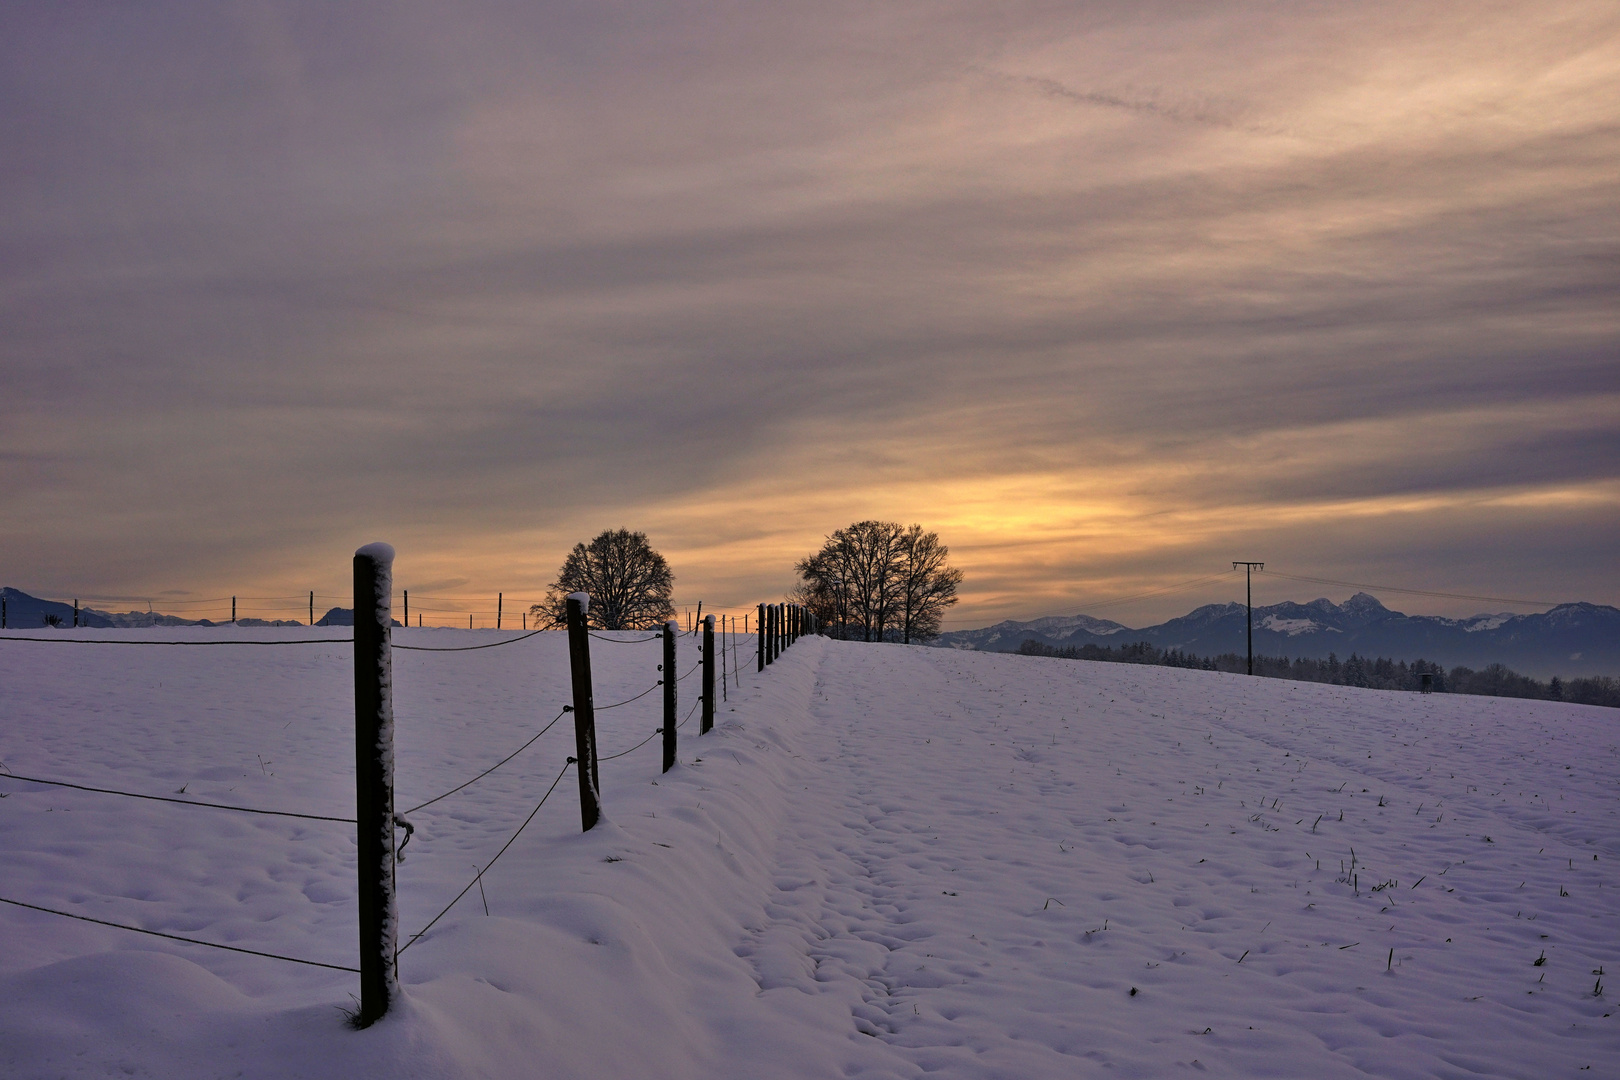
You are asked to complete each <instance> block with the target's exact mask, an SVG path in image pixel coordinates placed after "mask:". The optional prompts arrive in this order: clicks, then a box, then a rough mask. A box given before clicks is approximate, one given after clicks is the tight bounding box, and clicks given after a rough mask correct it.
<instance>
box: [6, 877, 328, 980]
mask: <svg viewBox="0 0 1620 1080" xmlns="http://www.w3.org/2000/svg"><path fill="white" fill-rule="evenodd" d="M0 904H12V905H14V906H16V907H20V908H28V909H29V910H30V911H43V912H45V913H46V914H47V915H62V916H65V917H67V918H69V919H78V920H80V921H82V922H88V923H95V924H96V925H98V926H110V927H112V928H113V929H115V930H133V931H134V932H135V933H137V934H150V935H152V936H153V937H160V938H168V939H169V940H170V941H183V942H185V943H186V944H188V945H206V946H208V947H209V948H210V949H225V950H226V951H228V952H239V953H247V954H248V955H249V956H263V957H268V958H269V959H271V960H285V961H287V962H288V963H291V964H307V965H309V966H310V967H321V968H331V969H332V970H333V971H352V972H354V973H355V974H356V975H358V974H359V973H360V969H359V968H352V967H345V966H344V965H342V964H325V963H322V962H321V961H319V960H304V959H300V958H299V957H296V956H283V955H281V954H280V953H272V952H260V951H259V950H258V949H244V948H241V947H240V946H236V945H221V944H219V943H218V942H217V941H202V940H200V939H198V938H189V937H181V936H180V935H179V934H165V933H164V932H163V931H161V930H147V929H145V928H144V927H140V926H130V925H128V924H127V923H115V922H108V921H107V920H106V919H92V918H91V917H90V916H88V915H76V914H74V913H73V912H71V911H58V910H56V909H55V908H48V907H41V906H40V905H38V904H25V903H23V902H22V901H21V900H12V899H11V898H9V897H5V896H0Z"/></svg>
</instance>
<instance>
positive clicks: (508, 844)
mask: <svg viewBox="0 0 1620 1080" xmlns="http://www.w3.org/2000/svg"><path fill="white" fill-rule="evenodd" d="M576 760H577V759H575V758H569V759H568V760H567V761H565V762H563V767H562V769H561V770H560V771H559V772H558V773H557V778H556V779H555V780H553V781H552V782H551V786H550V787H548V788H546V793H545V794H544V795H542V796H540V801H539V802H537V803H535V804H534V809H533V810H530V811H529V816H528V817H526V818H524V819H523V824H522V825H519V826H518V827H517V832H515V833H513V834H512V836H511V839H509V840H507V841H506V843H504V844H502V845H501V850H499V851H497V852H496V853H495V858H494V859H491V860H489V862H487V863H485V864H484V868H483V869H482V870H480V871H478V873H477V874H476V875H474V877H473V879H472V880H471V881H469V882H467V887H466V888H464V889H462V890H461V891H460V892H458V893H456V897H455V899H454V900H451V901H450V902H449V903H448V904H446V905H444V909H443V910H442V911H440V912H439V913H438V914H437V915H435V916H433V918H432V919H430V920H428V924H427V925H426V926H424V927H422V929H420V930H418V931H417V932H416V933H414V934H412V935H411V938H410V940H409V941H407V942H406V943H405V944H404V945H402V946H400V948H399V952H398V953H395V954H394V955H395V956H396V957H398V956H399V955H400V954H401V953H403V952H404V951H405V950H406V949H408V948H410V947H411V946H412V945H415V944H416V940H417V939H418V938H420V937H421V936H422V935H423V934H425V933H427V932H428V931H429V930H431V929H433V925H434V924H435V923H437V922H438V921H439V920H440V919H442V918H444V917H445V915H446V914H448V913H449V911H450V909H451V908H453V907H455V906H456V904H458V903H460V902H461V898H462V897H463V896H466V895H467V894H468V893H469V892H471V891H472V887H473V886H474V885H476V884H478V883H479V882H480V881H482V880H483V877H484V875H485V874H487V873H488V872H489V868H490V867H491V866H494V865H495V862H496V860H497V859H499V858H500V857H501V856H502V855H505V854H506V849H507V848H509V847H511V846H512V844H513V843H514V842H516V840H517V838H518V837H520V836H522V835H523V830H524V829H527V828H528V827H529V822H531V821H533V820H534V815H536V814H538V813H539V812H540V808H541V807H542V806H544V805H546V800H547V799H549V798H551V793H552V792H553V791H556V790H557V785H558V784H560V783H562V778H563V776H564V774H566V773H567V772H568V766H570V765H572V764H574V762H575V761H576Z"/></svg>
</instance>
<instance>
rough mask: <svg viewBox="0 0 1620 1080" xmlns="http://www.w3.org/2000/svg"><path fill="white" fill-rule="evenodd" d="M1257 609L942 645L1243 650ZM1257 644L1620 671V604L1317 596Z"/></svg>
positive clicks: (959, 634)
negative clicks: (1489, 605) (1531, 606)
mask: <svg viewBox="0 0 1620 1080" xmlns="http://www.w3.org/2000/svg"><path fill="white" fill-rule="evenodd" d="M1247 631H1248V616H1247V611H1246V609H1245V608H1244V606H1243V605H1242V604H1238V603H1229V604H1206V605H1205V606H1203V607H1201V608H1198V609H1196V610H1194V611H1191V612H1188V613H1187V614H1186V615H1183V616H1180V617H1179V618H1175V619H1171V620H1169V621H1168V622H1163V623H1159V624H1157V625H1154V626H1146V627H1142V628H1140V629H1133V628H1131V627H1128V626H1125V625H1123V624H1121V623H1117V622H1111V621H1109V620H1107V619H1094V618H1092V617H1090V616H1088V615H1072V616H1049V617H1047V618H1042V619H1033V620H1030V621H1027V622H1018V621H1014V620H1009V621H1006V622H1000V623H997V624H995V625H994V626H987V627H984V628H982V629H978V630H952V631H949V632H947V633H945V634H941V635H940V637H939V638H938V640H937V641H935V642H934V644H936V645H941V646H944V647H946V648H953V649H983V650H991V651H996V652H1015V651H1017V649H1018V647H1019V646H1020V645H1021V644H1023V643H1024V642H1025V641H1035V642H1038V643H1040V644H1041V645H1046V646H1050V647H1053V648H1072V647H1079V646H1082V645H1105V646H1119V645H1123V644H1128V643H1133V642H1138V641H1145V642H1147V643H1148V644H1150V645H1153V646H1154V647H1156V648H1159V649H1166V650H1169V649H1177V650H1180V651H1182V652H1187V653H1194V654H1197V655H1199V656H1215V655H1218V654H1220V653H1229V652H1238V653H1241V652H1244V651H1245V650H1246V649H1247V647H1248V642H1247V636H1246V635H1247ZM1254 651H1255V653H1256V654H1261V655H1265V656H1287V657H1299V656H1303V657H1309V658H1311V659H1316V660H1325V659H1326V658H1327V657H1328V656H1329V654H1335V655H1337V656H1338V657H1339V658H1340V659H1344V658H1345V657H1347V656H1349V655H1351V654H1352V653H1359V654H1360V655H1362V656H1366V657H1375V656H1387V657H1390V658H1392V659H1396V660H1417V659H1424V660H1428V661H1431V662H1433V663H1438V664H1441V665H1443V666H1445V667H1448V668H1449V667H1453V666H1456V665H1466V666H1468V667H1473V668H1483V667H1486V666H1488V665H1490V664H1506V665H1507V666H1508V667H1510V668H1512V669H1514V670H1515V671H1519V672H1522V673H1524V674H1527V675H1534V676H1536V677H1537V678H1542V679H1545V678H1550V677H1551V676H1554V675H1557V676H1560V677H1563V678H1570V677H1573V676H1589V675H1620V608H1615V607H1611V606H1608V605H1605V604H1588V603H1577V604H1559V605H1558V606H1557V607H1555V608H1552V609H1551V610H1550V611H1546V612H1541V613H1538V614H1534V615H1515V614H1512V613H1510V612H1501V613H1497V614H1487V615H1475V616H1472V617H1469V618H1465V619H1449V618H1445V617H1444V616H1440V615H1407V614H1405V613H1404V612H1400V611H1391V610H1390V609H1389V608H1387V607H1385V606H1384V605H1383V604H1381V603H1379V602H1378V600H1377V599H1376V598H1375V597H1373V596H1370V595H1368V594H1367V593H1357V594H1356V595H1354V596H1352V597H1351V598H1350V599H1348V600H1346V601H1345V602H1344V603H1342V604H1335V603H1333V602H1332V601H1331V600H1327V599H1317V600H1312V601H1310V602H1309V603H1306V604H1297V603H1293V602H1292V601H1290V602H1286V603H1281V604H1270V605H1266V606H1264V607H1256V608H1255V609H1254Z"/></svg>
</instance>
